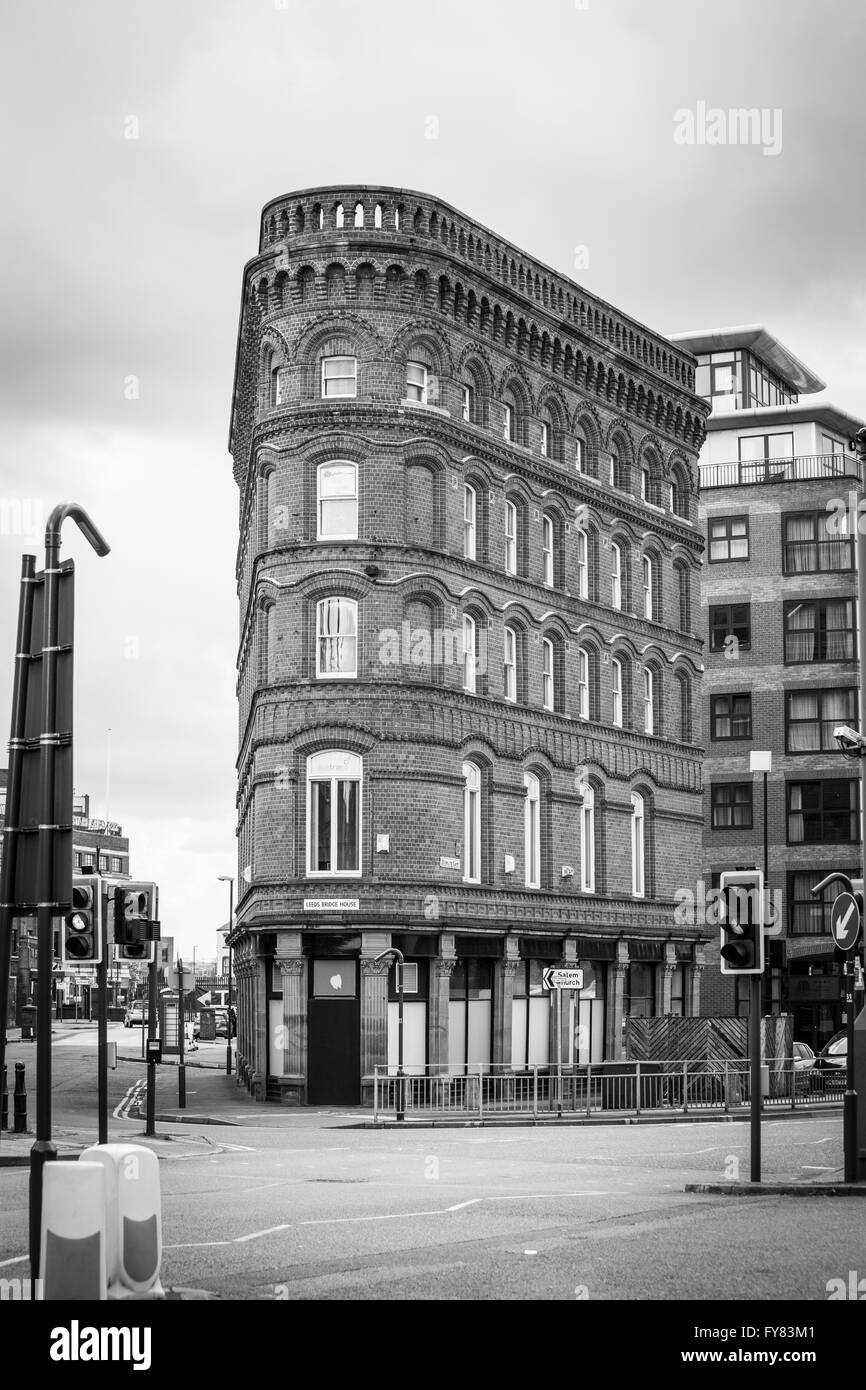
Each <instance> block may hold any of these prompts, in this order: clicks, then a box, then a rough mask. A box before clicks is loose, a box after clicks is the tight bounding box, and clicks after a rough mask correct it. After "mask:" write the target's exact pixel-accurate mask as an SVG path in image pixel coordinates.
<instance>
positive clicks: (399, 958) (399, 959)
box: [373, 946, 406, 1120]
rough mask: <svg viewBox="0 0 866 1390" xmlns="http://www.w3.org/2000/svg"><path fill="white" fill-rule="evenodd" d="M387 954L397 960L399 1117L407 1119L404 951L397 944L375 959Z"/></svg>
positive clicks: (377, 959)
mask: <svg viewBox="0 0 866 1390" xmlns="http://www.w3.org/2000/svg"><path fill="white" fill-rule="evenodd" d="M386 956H394V957H395V958H396V961H397V1119H398V1120H405V1118H406V1106H405V1100H404V1093H403V1089H404V1088H403V952H402V951H398V949H397V947H396V946H389V947H388V949H387V950H386V951H380V952H379V954H378V956H374V957H373V959H374V960H375V961H376V962H377V963H378V962H379V961H380V960H384V959H385V957H386Z"/></svg>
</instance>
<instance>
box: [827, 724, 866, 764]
mask: <svg viewBox="0 0 866 1390" xmlns="http://www.w3.org/2000/svg"><path fill="white" fill-rule="evenodd" d="M833 737H834V739H835V740H836V742H837V743H838V745H839V747H840V748H841V749H842V752H843V753H847V755H848V757H849V758H862V757H863V754H864V753H866V738H864V737H863V735H862V734H858V732H857V730H856V729H851V728H849V727H848V725H847V724H840V725H839V726H838V727H837V728H835V729H834V730H833Z"/></svg>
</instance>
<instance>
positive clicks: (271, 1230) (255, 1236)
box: [234, 1221, 293, 1245]
mask: <svg viewBox="0 0 866 1390" xmlns="http://www.w3.org/2000/svg"><path fill="white" fill-rule="evenodd" d="M292 1224H293V1223H292V1222H291V1221H285V1222H283V1224H282V1225H281V1226H268V1227H267V1228H266V1229H265V1230H264V1231H250V1233H249V1235H248V1236H235V1239H234V1243H235V1245H243V1243H244V1241H247V1240H259V1239H260V1238H261V1236H273V1235H276V1234H277V1232H278V1231H289V1230H291V1228H292Z"/></svg>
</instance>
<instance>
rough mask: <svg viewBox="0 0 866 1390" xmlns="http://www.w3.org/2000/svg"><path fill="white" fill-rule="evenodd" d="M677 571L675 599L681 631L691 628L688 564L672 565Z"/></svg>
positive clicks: (690, 589) (690, 591) (690, 593)
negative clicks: (676, 600)
mask: <svg viewBox="0 0 866 1390" xmlns="http://www.w3.org/2000/svg"><path fill="white" fill-rule="evenodd" d="M674 569H675V570H676V572H677V599H678V606H679V622H680V631H681V632H691V630H692V585H691V575H690V574H689V568H688V565H684V564H678V565H675V566H674Z"/></svg>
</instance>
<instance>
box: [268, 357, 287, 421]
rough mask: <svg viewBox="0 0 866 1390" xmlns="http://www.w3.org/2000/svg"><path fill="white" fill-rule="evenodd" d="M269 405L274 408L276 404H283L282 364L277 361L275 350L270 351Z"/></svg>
mask: <svg viewBox="0 0 866 1390" xmlns="http://www.w3.org/2000/svg"><path fill="white" fill-rule="evenodd" d="M267 370H268V405H269V406H270V407H271V409H273V407H274V406H276V405H282V403H283V393H282V386H281V383H280V364H279V362H278V361H277V355H276V353H275V352H269V353H268V362H267Z"/></svg>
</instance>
